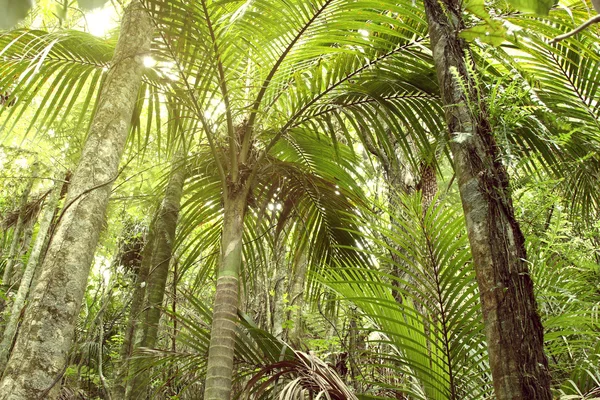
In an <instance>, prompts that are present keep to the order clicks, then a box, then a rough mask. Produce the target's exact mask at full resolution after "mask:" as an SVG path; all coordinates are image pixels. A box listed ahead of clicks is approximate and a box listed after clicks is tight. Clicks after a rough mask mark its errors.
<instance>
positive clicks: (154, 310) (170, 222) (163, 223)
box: [127, 151, 187, 400]
mask: <svg viewBox="0 0 600 400" xmlns="http://www.w3.org/2000/svg"><path fill="white" fill-rule="evenodd" d="M184 161H185V157H184V154H183V152H181V151H180V152H178V153H177V154H176V155H175V157H174V162H173V165H172V169H171V174H170V176H169V182H168V183H167V187H166V190H165V197H164V199H163V201H162V203H161V205H160V207H159V208H158V212H157V217H156V223H155V225H154V228H155V229H156V232H155V233H154V234H153V235H151V236H152V237H153V241H152V242H150V243H148V245H149V246H151V255H152V258H151V259H152V262H151V264H150V270H149V271H148V278H147V282H148V283H147V287H146V291H145V299H144V305H143V311H142V316H141V317H142V318H141V324H140V329H138V331H137V332H136V337H137V338H136V343H135V349H139V348H141V347H146V348H152V347H154V346H155V345H156V339H157V337H158V323H159V321H160V316H161V310H160V307H161V306H162V303H163V299H164V294H165V288H166V285H167V278H168V276H169V266H170V264H171V259H172V258H173V247H174V243H175V231H176V229H177V219H178V217H179V208H180V203H181V197H182V195H183V186H184V183H185V179H186V176H187V170H186V168H185V165H183V164H184ZM135 349H134V351H135ZM134 365H135V366H136V367H138V368H135V369H136V370H138V369H139V363H137V362H134ZM147 383H148V373H147V371H143V372H141V373H138V374H137V375H136V377H135V378H134V379H133V382H132V388H131V391H130V393H128V394H127V398H128V399H135V400H137V399H143V398H146V396H147Z"/></svg>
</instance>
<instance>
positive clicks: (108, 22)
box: [85, 5, 119, 37]
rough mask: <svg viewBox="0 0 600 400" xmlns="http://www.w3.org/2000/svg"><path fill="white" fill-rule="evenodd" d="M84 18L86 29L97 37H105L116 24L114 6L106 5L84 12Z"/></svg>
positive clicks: (116, 18)
mask: <svg viewBox="0 0 600 400" xmlns="http://www.w3.org/2000/svg"><path fill="white" fill-rule="evenodd" d="M85 20H86V23H87V29H88V31H89V32H90V33H91V34H92V35H94V36H98V37H105V36H106V34H107V33H108V32H109V31H110V30H111V29H114V28H116V27H117V26H118V23H119V21H118V17H117V13H116V11H115V9H114V7H112V6H110V5H107V6H106V7H104V8H97V9H95V10H93V11H91V12H89V13H87V14H86V16H85Z"/></svg>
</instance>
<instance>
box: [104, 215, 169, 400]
mask: <svg viewBox="0 0 600 400" xmlns="http://www.w3.org/2000/svg"><path fill="white" fill-rule="evenodd" d="M157 215H158V213H155V214H154V217H153V219H152V222H151V223H150V227H149V229H148V233H147V236H146V244H145V245H144V248H143V249H142V254H141V255H142V257H141V258H142V260H141V263H140V266H139V268H138V270H137V274H136V278H135V284H134V290H133V295H132V298H131V305H130V306H129V319H128V321H127V327H126V328H125V332H124V335H123V336H124V338H123V345H122V346H121V352H120V359H119V362H120V364H119V365H118V366H117V376H116V379H115V384H114V387H113V393H112V397H113V398H115V399H124V398H125V395H126V392H127V378H128V375H129V365H130V359H131V356H132V354H133V349H134V344H135V337H136V332H137V330H138V327H139V325H140V321H141V314H142V308H143V304H144V298H145V296H146V287H147V284H148V282H147V280H148V273H149V271H150V264H151V263H152V246H149V245H148V244H149V243H153V242H154V233H155V231H156V229H155V228H154V225H155V224H156V217H157Z"/></svg>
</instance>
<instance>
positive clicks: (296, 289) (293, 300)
mask: <svg viewBox="0 0 600 400" xmlns="http://www.w3.org/2000/svg"><path fill="white" fill-rule="evenodd" d="M307 246H308V245H304V246H303V247H302V248H300V249H297V250H296V255H295V257H294V264H295V265H294V269H293V271H292V274H291V276H290V277H289V278H288V280H289V281H290V282H291V284H290V307H289V310H290V311H289V313H290V314H289V316H288V319H289V320H290V321H293V326H292V329H291V331H290V332H289V333H288V340H289V341H290V342H291V343H292V344H293V345H294V346H296V347H297V348H299V347H300V345H301V343H302V335H303V332H304V326H303V319H302V315H303V310H302V308H303V307H304V285H305V284H306V272H307V270H308V256H307V251H308V248H307ZM292 313H293V315H292Z"/></svg>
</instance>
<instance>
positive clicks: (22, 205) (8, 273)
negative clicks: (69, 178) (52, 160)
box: [2, 160, 39, 289]
mask: <svg viewBox="0 0 600 400" xmlns="http://www.w3.org/2000/svg"><path fill="white" fill-rule="evenodd" d="M38 170H39V163H38V162H37V160H36V161H35V162H34V163H33V165H32V166H31V176H32V178H31V179H29V180H28V181H27V185H26V186H25V189H23V193H22V194H21V201H20V202H19V217H18V219H17V224H16V225H15V229H14V231H13V237H12V242H11V244H10V250H9V252H8V260H7V261H6V268H4V274H3V275H2V285H4V286H5V287H6V288H7V289H8V288H10V286H11V285H12V277H13V274H14V267H15V264H18V261H19V258H20V256H21V237H22V236H23V230H24V229H25V225H26V224H25V218H26V214H27V201H28V200H29V194H30V193H31V189H32V188H33V182H34V181H35V176H36V175H37V173H38Z"/></svg>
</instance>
